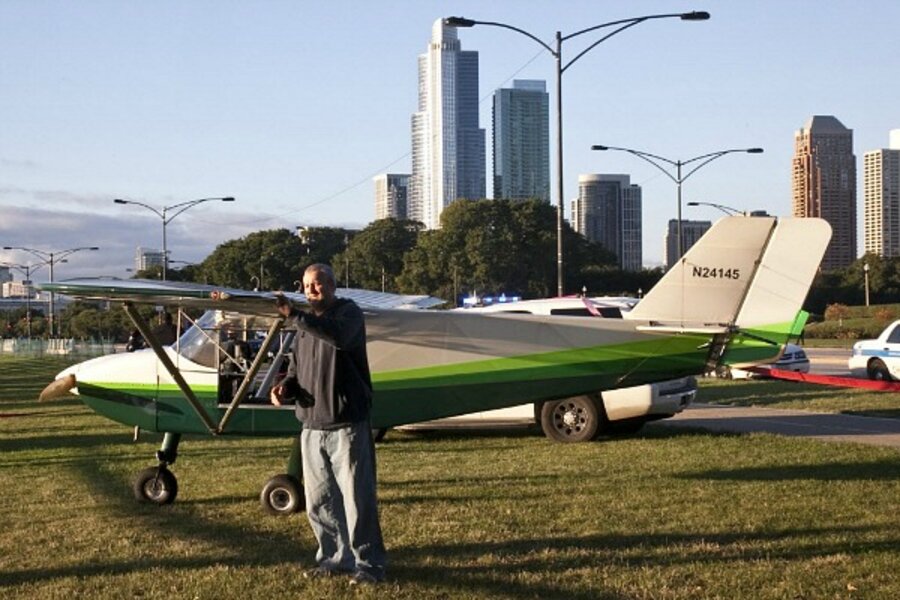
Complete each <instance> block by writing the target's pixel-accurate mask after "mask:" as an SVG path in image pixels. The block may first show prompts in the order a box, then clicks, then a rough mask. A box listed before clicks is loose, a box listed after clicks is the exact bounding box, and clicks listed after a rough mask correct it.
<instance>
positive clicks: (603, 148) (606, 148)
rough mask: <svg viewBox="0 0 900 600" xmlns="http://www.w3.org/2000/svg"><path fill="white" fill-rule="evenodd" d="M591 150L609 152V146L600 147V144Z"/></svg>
mask: <svg viewBox="0 0 900 600" xmlns="http://www.w3.org/2000/svg"><path fill="white" fill-rule="evenodd" d="M591 150H609V146H601V145H600V144H594V145H593V146H591Z"/></svg>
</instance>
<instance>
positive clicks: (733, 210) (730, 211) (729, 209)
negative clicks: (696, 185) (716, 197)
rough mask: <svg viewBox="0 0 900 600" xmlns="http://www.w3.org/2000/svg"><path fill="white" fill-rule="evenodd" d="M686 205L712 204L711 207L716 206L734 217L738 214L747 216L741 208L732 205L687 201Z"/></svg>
mask: <svg viewBox="0 0 900 600" xmlns="http://www.w3.org/2000/svg"><path fill="white" fill-rule="evenodd" d="M687 205H688V206H712V207H713V208H718V209H719V210H721V211H722V212H723V213H725V214H726V215H728V216H731V217H734V216H737V215H740V216H742V217H745V216H747V213H746V212H744V211H743V210H738V209H736V208H734V207H733V206H725V205H724V204H716V203H715V202H688V203H687Z"/></svg>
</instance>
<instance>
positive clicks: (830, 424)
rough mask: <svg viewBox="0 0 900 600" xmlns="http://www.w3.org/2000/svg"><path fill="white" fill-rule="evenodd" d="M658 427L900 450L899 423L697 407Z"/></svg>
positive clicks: (796, 412) (782, 411)
mask: <svg viewBox="0 0 900 600" xmlns="http://www.w3.org/2000/svg"><path fill="white" fill-rule="evenodd" d="M659 423H660V424H661V425H665V426H667V427H699V428H702V429H709V430H710V431H726V432H733V433H751V432H767V433H776V434H779V435H792V436H797V437H808V438H814V439H817V440H822V441H826V442H855V443H858V444H869V445H872V446H890V447H893V448H898V449H900V419H882V418H878V417H857V416H853V415H837V414H828V413H813V412H807V411H802V410H786V409H780V408H760V407H755V406H750V407H741V406H719V405H714V404H702V403H697V404H693V405H692V406H690V407H689V408H688V409H687V410H685V411H684V412H682V413H680V414H678V415H675V416H674V417H672V418H671V419H664V420H662V421H659Z"/></svg>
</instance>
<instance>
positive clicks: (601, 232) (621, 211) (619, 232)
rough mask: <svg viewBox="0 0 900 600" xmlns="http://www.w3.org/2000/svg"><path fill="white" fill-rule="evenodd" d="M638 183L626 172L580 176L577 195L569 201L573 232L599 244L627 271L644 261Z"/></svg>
mask: <svg viewBox="0 0 900 600" xmlns="http://www.w3.org/2000/svg"><path fill="white" fill-rule="evenodd" d="M641 205H642V200H641V186H639V185H636V184H632V183H631V178H630V177H629V176H628V175H580V176H579V177H578V198H576V199H575V200H574V201H573V202H572V225H573V227H574V228H575V231H577V232H578V233H580V234H581V235H583V236H584V237H585V238H587V239H588V240H590V241H592V242H596V243H598V244H600V245H602V246H603V247H604V248H606V249H607V250H609V251H610V252H612V253H614V254H615V255H616V256H617V257H618V259H619V267H620V268H622V269H624V270H626V271H640V270H641V267H642V263H643V243H642V234H643V219H642V215H641Z"/></svg>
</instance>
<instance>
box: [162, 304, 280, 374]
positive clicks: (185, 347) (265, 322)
mask: <svg viewBox="0 0 900 600" xmlns="http://www.w3.org/2000/svg"><path fill="white" fill-rule="evenodd" d="M271 324H272V319H271V318H268V317H257V316H248V315H242V314H239V313H230V312H225V311H221V310H208V311H206V312H205V313H203V315H202V316H201V317H200V318H199V319H197V320H196V321H195V322H194V324H193V326H191V327H190V328H188V329H187V330H186V331H185V332H184V333H183V334H182V336H181V338H179V340H178V345H177V346H176V348H177V350H178V353H179V354H180V355H181V356H183V357H185V358H186V359H188V360H190V361H191V362H194V363H197V364H200V365H203V366H205V367H210V368H214V369H215V368H218V366H219V362H220V358H221V355H222V351H223V349H224V347H225V346H226V344H227V342H228V341H229V339H232V340H233V339H237V340H240V341H241V342H242V343H246V344H247V345H249V346H250V347H251V348H252V347H253V346H256V347H257V348H258V347H259V344H260V343H261V342H262V339H263V338H264V337H265V335H266V331H268V329H269V327H270V326H271Z"/></svg>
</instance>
